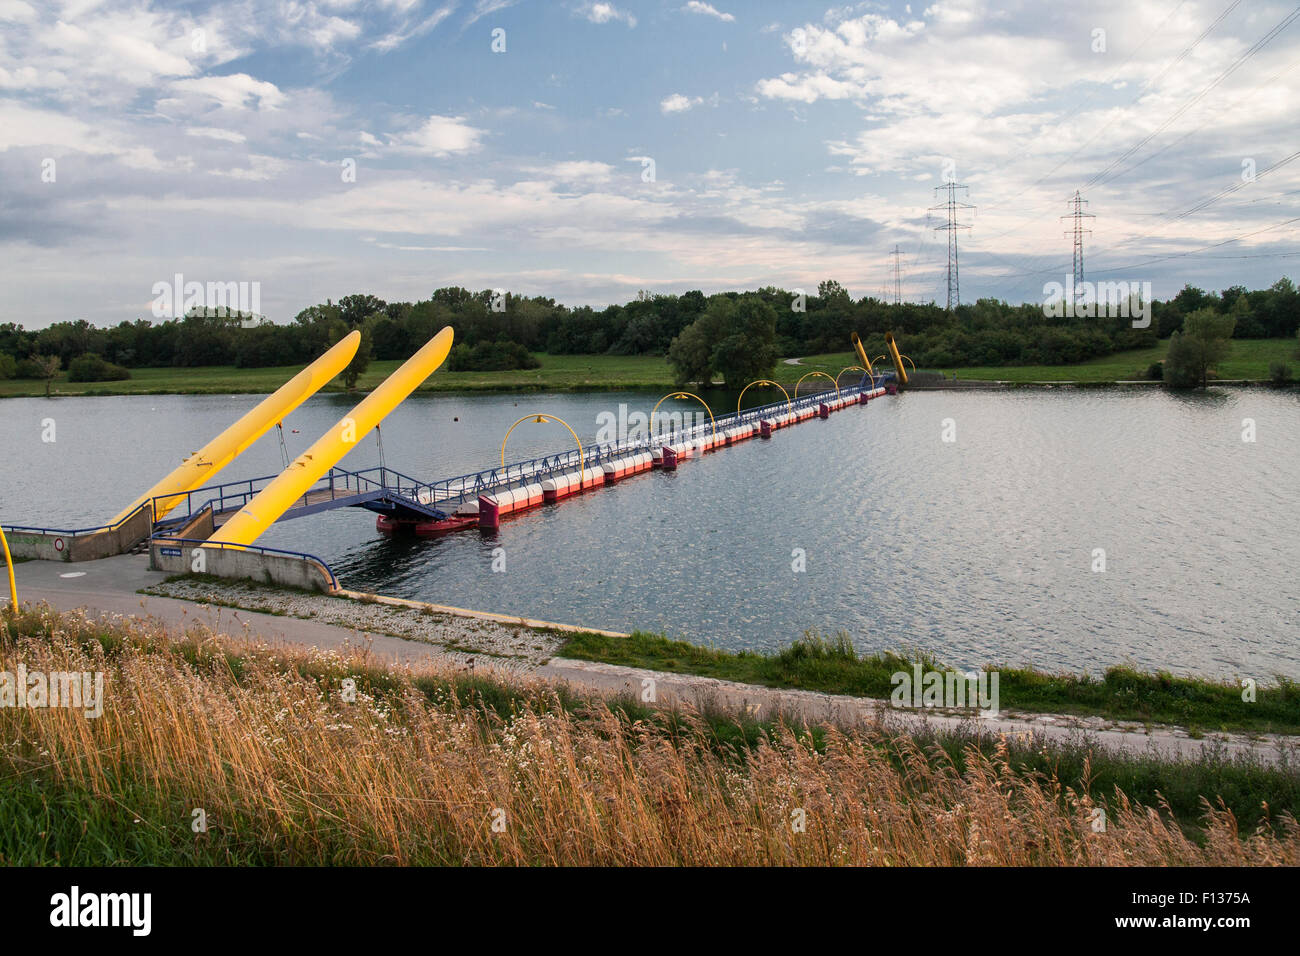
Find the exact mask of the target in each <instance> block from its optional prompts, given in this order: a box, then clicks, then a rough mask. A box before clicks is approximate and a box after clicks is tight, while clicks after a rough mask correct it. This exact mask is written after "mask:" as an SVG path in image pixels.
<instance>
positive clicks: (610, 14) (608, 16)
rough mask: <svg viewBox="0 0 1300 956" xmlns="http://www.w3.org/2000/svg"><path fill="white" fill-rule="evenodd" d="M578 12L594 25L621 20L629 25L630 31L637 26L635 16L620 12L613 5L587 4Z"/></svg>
mask: <svg viewBox="0 0 1300 956" xmlns="http://www.w3.org/2000/svg"><path fill="white" fill-rule="evenodd" d="M578 12H579V13H581V14H582V15H583V16H584V17H586V18H587V19H588V20H590V21H591V22H592V23H613V22H614V21H616V20H621V21H623V22H624V23H626V24H627V25H628V29H631V28H633V27H635V26H636V17H635V16H633V15H632V14H631V13H628V12H627V11H626V10H620V9H619V8H618V7H616V6H614V4H612V3H587V4H584V5H583V6H582V7H581V8H579V11H578Z"/></svg>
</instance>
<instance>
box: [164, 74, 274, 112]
mask: <svg viewBox="0 0 1300 956" xmlns="http://www.w3.org/2000/svg"><path fill="white" fill-rule="evenodd" d="M172 89H174V90H176V91H178V92H181V93H192V94H196V95H198V96H206V97H210V98H211V99H213V100H216V101H217V103H218V104H219V105H220V106H221V108H222V109H223V110H244V109H248V108H249V107H250V106H253V105H256V107H257V108H258V109H259V110H274V109H278V108H279V107H280V105H281V104H283V103H284V101H285V96H284V94H283V93H281V92H280V89H279V87H277V86H276V85H275V84H274V83H268V82H266V81H265V80H256V79H254V78H253V77H251V76H249V75H248V74H247V73H231V74H229V75H227V76H204V77H199V78H197V79H192V80H175V81H173V82H172Z"/></svg>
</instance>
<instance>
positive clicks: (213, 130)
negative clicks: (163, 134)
mask: <svg viewBox="0 0 1300 956" xmlns="http://www.w3.org/2000/svg"><path fill="white" fill-rule="evenodd" d="M185 135H186V136H206V137H207V138H208V139H221V140H225V141H226V142H228V143H243V142H246V141H247V139H248V137H247V136H245V135H244V134H243V133H236V132H235V131H234V130H229V129H218V128H217V127H215V126H191V127H189V128H188V129H187V130H185Z"/></svg>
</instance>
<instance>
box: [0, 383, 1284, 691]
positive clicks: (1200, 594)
mask: <svg viewBox="0 0 1300 956" xmlns="http://www.w3.org/2000/svg"><path fill="white" fill-rule="evenodd" d="M658 397H659V396H658V395H652V394H639V393H590V394H554V395H552V394H541V395H527V396H519V395H502V394H490V395H472V396H453V395H444V394H436V395H434V394H430V395H417V396H414V397H412V398H411V399H409V400H408V401H407V402H406V403H405V404H404V405H402V406H401V407H400V408H399V409H398V410H397V411H396V412H394V413H393V415H392V416H390V418H389V419H388V420H387V421H386V423H385V425H384V429H383V445H384V453H385V458H386V462H387V464H388V465H389V466H390V467H392V468H395V469H397V470H399V471H402V472H404V473H406V474H409V475H412V476H416V477H420V478H425V479H430V478H441V477H448V476H452V475H459V474H463V473H466V472H470V471H476V470H479V469H480V468H484V467H488V466H489V465H490V464H491V463H492V462H493V461H498V460H499V457H500V446H501V439H502V436H503V435H504V433H505V431H506V429H507V428H508V427H509V426H510V424H511V423H512V422H513V421H514V420H515V419H517V418H519V417H520V416H522V415H524V414H526V413H528V412H533V411H542V412H548V413H550V414H553V415H558V416H560V417H561V418H563V419H565V420H566V421H568V422H569V423H570V424H571V425H572V426H573V427H574V429H575V430H576V431H577V432H578V434H579V435H581V436H582V437H583V438H584V440H585V439H586V438H588V437H590V436H593V435H594V434H595V433H596V431H597V429H598V424H599V419H598V416H599V415H600V414H601V413H606V414H613V415H617V413H618V407H619V404H620V403H626V404H627V406H628V407H629V409H631V410H634V411H635V410H640V411H648V410H649V409H650V407H651V406H652V405H653V404H654V403H655V401H656V400H657V399H658ZM710 397H711V398H712V396H710ZM258 400H259V399H258V397H257V396H249V395H240V396H170V395H169V396H131V397H111V398H59V399H9V400H5V401H3V402H0V449H3V451H0V455H2V456H3V457H2V458H0V519H2V520H3V521H4V523H6V524H35V525H43V526H53V527H82V526H86V525H95V524H100V523H102V522H104V521H106V520H108V519H109V518H111V517H112V516H113V515H114V514H116V513H117V511H118V510H120V509H121V508H122V507H124V506H125V505H126V504H127V503H129V502H130V500H131V499H132V498H134V496H135V495H136V494H138V493H139V492H140V491H143V490H144V489H145V488H147V487H148V486H149V485H151V484H152V483H153V482H154V481H156V480H157V479H158V478H160V477H161V476H162V475H163V474H165V473H166V472H167V471H168V470H170V468H171V467H173V466H174V465H175V464H176V463H177V462H179V461H180V459H181V458H183V457H184V456H185V455H187V454H188V453H190V452H191V451H194V450H195V449H197V448H198V447H199V446H200V445H202V444H203V443H204V442H206V441H207V440H208V439H209V438H210V437H212V436H213V435H215V434H216V433H217V432H218V431H220V430H221V429H222V428H224V427H225V426H226V425H228V424H229V423H230V422H232V421H234V420H235V419H236V418H237V417H238V416H239V415H241V414H242V413H243V412H244V411H246V410H248V409H249V408H250V407H252V405H254V404H255V403H256V402H257V401H258ZM352 401H353V400H351V399H348V398H347V397H345V396H341V395H324V396H317V397H316V398H313V399H312V400H311V401H309V402H308V403H306V404H305V405H304V406H303V407H302V408H300V409H299V410H298V411H297V412H295V413H294V414H293V415H292V416H291V417H290V419H289V420H288V421H286V423H285V429H286V441H287V444H288V451H289V454H290V456H291V457H292V456H296V455H297V454H298V453H299V452H301V451H302V450H303V449H305V448H306V447H307V445H309V444H310V443H311V442H312V441H313V440H314V439H315V438H316V437H317V436H318V435H319V434H320V433H322V432H323V431H324V430H325V429H326V428H327V427H329V426H330V425H332V424H333V423H334V422H335V421H337V420H338V419H339V418H341V417H342V416H343V415H344V414H345V413H346V412H347V410H348V409H349V408H350V407H351V404H352ZM731 401H732V402H733V404H732V406H731V407H733V408H734V397H733V398H732V399H731ZM726 403H727V400H726V399H725V398H718V399H716V400H715V404H716V405H718V406H719V410H722V409H723V408H725V407H726ZM747 404H748V403H747ZM671 406H672V403H666V404H665V406H664V407H665V409H667V408H669V407H671ZM678 407H679V408H681V409H682V410H689V406H687V405H681V406H678ZM696 407H697V408H698V406H696ZM51 420H52V422H53V428H54V434H53V437H54V438H55V440H54V441H52V442H49V441H43V440H42V439H43V438H48V437H51V436H50V434H49V432H50V427H49V426H50V421H51ZM1247 420H1249V421H1247ZM1252 422H1253V431H1254V435H1253V438H1254V440H1253V441H1247V440H1243V434H1245V437H1247V438H1249V437H1251V435H1250V434H1249V428H1250V425H1251V423H1252ZM1298 425H1300V392H1296V391H1288V392H1278V391H1269V390H1265V389H1243V390H1226V389H1225V390H1212V391H1210V392H1209V393H1208V394H1194V395H1192V394H1189V395H1181V394H1173V393H1168V392H1165V391H1162V390H1157V389H1153V390H1122V391H1121V390H1078V391H1074V390H1065V389H1061V390H1047V391H1042V390H1021V391H1009V392H966V393H953V392H912V393H909V394H905V395H901V396H898V397H894V398H882V399H880V400H879V401H875V402H872V403H871V404H870V405H869V406H867V407H865V408H850V409H847V410H845V411H843V412H841V413H838V414H834V415H832V416H831V417H830V419H829V420H827V421H818V420H813V421H809V422H806V423H804V424H802V425H799V426H797V427H794V428H790V429H784V430H782V431H780V432H778V433H777V434H776V436H775V437H774V438H773V439H772V440H770V441H763V440H761V439H755V440H752V441H749V442H746V443H743V444H741V445H739V446H736V447H734V448H729V449H723V450H720V451H718V452H716V453H711V454H709V455H706V456H705V457H704V458H703V459H699V460H691V461H688V462H685V463H684V464H683V465H682V467H681V469H680V470H679V471H677V472H676V473H661V472H651V473H648V474H644V475H640V476H637V477H635V478H632V479H629V480H627V481H626V482H624V483H620V484H619V485H617V486H615V487H612V488H605V489H600V490H598V491H596V492H594V493H588V494H586V495H583V496H580V497H576V498H571V499H569V500H567V501H565V502H563V503H561V504H559V505H555V506H546V507H544V508H542V509H539V510H537V511H534V512H531V513H526V514H524V515H522V516H518V517H515V518H507V519H506V520H505V521H503V523H502V526H501V529H500V531H499V532H497V533H496V534H495V535H489V534H487V533H481V532H478V531H469V532H462V533H458V534H455V535H451V536H448V537H444V538H441V539H435V540H414V539H410V540H389V539H385V538H383V537H381V536H380V535H379V534H377V533H376V531H375V518H374V515H372V514H370V513H369V512H366V511H362V510H359V509H343V510H340V511H335V512H328V513H325V514H321V515H316V516H312V517H308V518H303V519H299V520H296V521H290V522H285V523H284V524H281V525H278V526H276V527H275V528H273V529H272V530H271V531H270V532H268V534H267V535H265V536H264V537H263V538H262V539H261V540H260V541H259V543H260V544H266V545H271V546H274V547H281V548H288V549H294V550H302V551H309V552H311V553H314V554H317V555H319V556H321V557H323V558H325V559H326V560H328V561H329V562H330V563H331V565H332V566H333V567H334V569H335V571H336V572H337V573H338V574H339V576H340V578H341V579H342V580H343V582H344V584H345V585H347V586H350V587H355V588H361V589H371V590H376V591H381V592H384V593H388V594H393V595H398V596H402V597H410V598H418V599H423V600H428V601H434V602H438V603H443V604H453V605H459V606H462V607H470V608H476V609H481V610H491V611H500V612H506V613H511V614H520V615H528V616H531V617H536V618H542V619H548V620H555V621H561V622H565V623H576V624H584V625H588V626H592V627H600V628H609V629H613V630H632V629H642V630H653V631H659V632H664V633H667V634H668V635H670V636H674V637H681V638H684V639H686V640H689V641H692V642H695V643H699V644H706V645H715V646H718V647H721V648H727V649H739V648H752V649H763V650H771V649H774V648H777V647H780V646H781V645H784V644H788V643H789V642H790V641H791V640H793V639H794V638H796V637H798V636H799V635H800V634H802V633H803V632H804V631H805V630H808V629H816V630H819V631H821V632H823V633H826V634H834V633H835V632H837V631H841V630H842V631H845V632H847V633H848V634H849V635H850V636H851V637H852V639H853V641H854V643H855V644H856V645H857V646H858V647H859V648H860V649H862V650H864V651H870V650H877V649H903V648H916V649H921V650H925V651H928V652H931V653H933V654H935V655H936V656H937V657H939V658H940V659H941V660H942V661H944V662H946V663H949V664H952V665H955V666H962V667H973V666H976V665H984V664H1003V665H1033V666H1037V667H1041V668H1047V669H1052V670H1056V669H1069V670H1089V671H1092V672H1094V673H1097V672H1100V671H1101V670H1103V669H1104V668H1105V667H1107V666H1110V665H1112V664H1115V663H1123V662H1130V663H1133V664H1136V665H1138V666H1141V667H1144V668H1163V669H1167V670H1170V671H1173V672H1175V673H1193V674H1201V675H1206V676H1218V677H1232V676H1252V677H1256V678H1257V679H1261V680H1267V679H1271V678H1272V677H1274V676H1275V675H1285V676H1287V677H1289V678H1292V679H1300V597H1298V596H1297V592H1296V568H1297V566H1298V565H1300V428H1298V427H1297V426H1298ZM293 429H297V430H298V433H297V434H295V433H293V432H292V430H293ZM945 437H948V438H952V439H953V440H951V441H945V440H944V439H945ZM571 441H572V439H571V438H570V437H569V434H568V432H566V431H564V430H563V428H561V427H560V426H559V425H554V424H552V425H537V424H534V423H532V422H526V423H525V424H523V425H520V426H519V427H518V428H517V429H515V431H514V433H513V434H512V435H511V437H510V442H509V448H508V457H509V458H510V459H511V460H514V459H517V458H525V457H531V456H533V455H536V454H542V453H545V452H549V451H555V450H561V449H563V448H565V447H568V444H569V443H570V442H571ZM281 454H282V453H281V449H280V445H279V441H278V439H277V438H276V436H275V432H274V431H272V433H271V434H270V435H268V436H267V437H265V438H264V439H262V440H261V441H260V442H258V444H257V445H255V446H254V447H253V448H251V449H250V450H249V451H248V452H246V453H245V455H244V456H243V457H242V458H241V459H239V460H238V461H236V462H235V463H234V464H233V465H231V466H230V467H229V468H227V469H226V471H225V472H224V473H223V474H222V476H221V478H222V480H231V479H235V478H246V477H254V476H259V475H265V474H273V473H275V472H276V471H278V470H279V469H280V467H281V466H282V461H281ZM376 463H378V449H377V447H376V443H375V441H374V440H373V436H372V437H371V438H369V439H367V440H366V441H364V442H362V443H360V444H359V445H358V448H357V450H356V451H354V452H353V453H352V454H351V455H350V456H349V457H348V459H346V460H345V462H344V465H345V466H347V467H353V468H360V467H366V466H368V465H372V464H376ZM496 549H503V550H502V551H497V550H496ZM1103 552H1104V554H1103ZM502 557H503V558H504V570H503V571H500V570H499V571H494V570H493V566H494V558H495V559H496V561H495V564H496V566H497V567H498V568H499V567H500V566H501V563H502V562H501V558H502ZM1103 562H1104V570H1103V569H1102V568H1103ZM800 567H802V568H804V569H803V570H796V569H797V568H800Z"/></svg>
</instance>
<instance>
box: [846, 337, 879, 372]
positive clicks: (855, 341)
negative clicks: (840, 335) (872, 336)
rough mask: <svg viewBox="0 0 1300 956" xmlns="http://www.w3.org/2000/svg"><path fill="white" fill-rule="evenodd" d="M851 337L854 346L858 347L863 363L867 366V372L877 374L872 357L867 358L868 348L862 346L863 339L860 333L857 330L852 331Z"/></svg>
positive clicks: (859, 356)
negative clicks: (859, 335)
mask: <svg viewBox="0 0 1300 956" xmlns="http://www.w3.org/2000/svg"><path fill="white" fill-rule="evenodd" d="M849 338H850V339H852V340H853V347H854V348H855V349H857V352H858V358H860V359H861V360H862V364H863V365H865V366H866V367H867V374H868V375H875V374H876V369H875V367H874V366H873V365H872V364H871V359H869V358H867V350H866V349H864V348H863V347H862V339H860V338H858V333H857V332H853V333H850V335H849Z"/></svg>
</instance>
